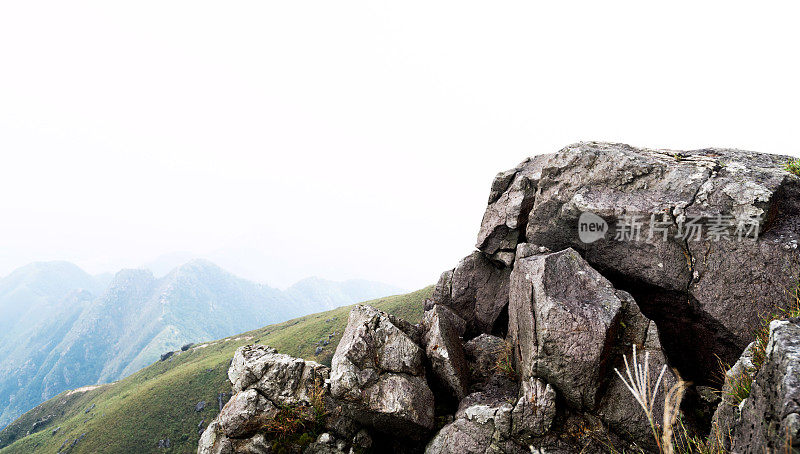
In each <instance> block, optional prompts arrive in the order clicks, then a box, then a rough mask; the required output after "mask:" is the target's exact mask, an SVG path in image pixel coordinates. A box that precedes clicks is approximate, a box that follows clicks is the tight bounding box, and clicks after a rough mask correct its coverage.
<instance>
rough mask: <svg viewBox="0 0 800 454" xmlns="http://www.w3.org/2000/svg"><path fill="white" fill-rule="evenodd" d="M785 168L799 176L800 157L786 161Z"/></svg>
mask: <svg viewBox="0 0 800 454" xmlns="http://www.w3.org/2000/svg"><path fill="white" fill-rule="evenodd" d="M783 168H784V169H785V170H786V171H787V172H791V173H793V174H795V175H797V176H800V159H795V158H791V159H789V160H788V161H786V164H784V166H783Z"/></svg>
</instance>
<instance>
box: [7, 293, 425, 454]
mask: <svg viewBox="0 0 800 454" xmlns="http://www.w3.org/2000/svg"><path fill="white" fill-rule="evenodd" d="M432 289H433V288H432V287H427V288H425V289H422V290H418V291H416V292H413V293H409V294H406V295H398V296H392V297H387V298H381V299H377V300H373V301H369V302H367V303H366V304H370V305H373V306H375V307H377V308H379V309H381V310H384V311H386V312H389V313H392V314H394V315H397V316H399V317H402V318H404V319H406V320H408V321H410V322H412V323H417V322H419V320H420V318H421V317H422V306H423V301H424V300H425V298H428V297H429V296H430V295H431V292H432ZM349 310H350V309H349V307H343V308H339V309H334V310H332V311H327V312H322V313H319V314H313V315H308V316H305V317H301V318H297V319H294V320H289V321H287V322H284V323H279V324H276V325H270V326H267V327H265V328H261V329H257V330H254V331H250V332H247V333H243V334H239V335H236V336H232V337H229V338H226V339H221V340H217V341H212V342H207V343H203V344H199V345H196V346H194V347H192V348H190V349H188V350H187V351H185V352H181V353H179V354H175V355H174V356H172V358H171V359H170V360H166V361H159V362H156V363H154V364H152V365H150V366H148V367H146V368H144V369H142V370H140V371H139V372H136V373H135V374H133V375H131V376H129V377H127V378H125V379H123V380H120V381H118V382H115V383H111V384H107V385H101V386H99V387H96V388H94V389H90V390H87V391H81V392H75V391H68V392H65V393H61V394H59V395H58V396H56V397H54V398H53V399H50V400H49V401H47V402H45V403H43V404H41V405H39V406H38V407H36V408H34V409H33V410H31V411H29V412H28V413H26V414H24V415H23V416H22V417H20V418H19V419H17V420H16V421H14V422H13V423H12V424H10V425H9V426H7V427H6V428H5V429H3V431H2V432H0V454H12V453H26V454H27V453H36V452H47V453H55V452H57V451H59V449H60V450H61V452H71V453H95V452H102V453H133V452H135V453H146V452H167V453H192V452H196V450H197V441H198V440H199V438H200V435H199V434H198V424H199V423H200V422H201V420H202V421H204V422H203V424H202V426H203V427H205V426H206V425H207V424H208V423H209V422H210V421H211V420H212V419H213V418H214V417H215V416H216V415H217V413H218V412H219V408H218V404H217V395H218V393H221V392H230V383H229V382H228V378H227V370H228V365H229V363H230V360H231V358H232V357H233V352H234V351H235V350H236V348H238V347H240V346H242V345H247V344H252V343H260V344H267V345H270V346H272V347H275V348H277V349H278V350H279V351H280V352H283V353H288V354H291V355H294V356H299V357H303V358H306V359H313V360H315V361H318V362H321V363H323V364H327V365H330V361H331V357H332V356H333V352H334V350H335V349H336V345H338V342H339V340H340V339H341V335H342V331H344V328H345V326H346V325H347V316H348V313H349ZM332 333H336V334H335V335H334V336H332V337H331V338H330V344H329V345H327V346H324V347H323V351H322V352H321V353H320V354H319V355H315V350H316V348H317V347H318V343H319V341H321V340H328V339H329V335H330V334H332ZM200 401H205V402H206V407H205V409H204V410H203V411H200V412H197V411H196V410H195V407H196V405H197V403H198V402H200ZM48 417H49V419H47V422H46V423H44V424H39V425H38V427H37V428H36V429H35V431H34V433H32V434H30V435H26V434H27V433H28V432H29V431H30V429H31V428H32V426H33V425H34V423H36V422H37V421H39V420H42V419H45V418H48ZM56 428H58V430H57V431H56V432H55V433H54V430H56ZM82 434H85V435H83V437H82V438H81V439H80V440H79V441H78V442H77V443H75V445H74V446H73V447H71V448H70V446H71V445H72V443H73V441H74V440H76V439H77V438H79V437H81V435H82ZM165 438H169V439H170V444H171V447H170V448H168V449H163V448H158V447H157V446H158V441H159V440H161V439H165Z"/></svg>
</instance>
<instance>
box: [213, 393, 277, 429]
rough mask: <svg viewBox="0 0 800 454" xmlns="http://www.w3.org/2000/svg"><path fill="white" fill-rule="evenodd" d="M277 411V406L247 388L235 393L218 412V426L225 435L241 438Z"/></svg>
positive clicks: (272, 416) (257, 427) (273, 415)
mask: <svg viewBox="0 0 800 454" xmlns="http://www.w3.org/2000/svg"><path fill="white" fill-rule="evenodd" d="M277 413H278V408H277V407H276V406H275V404H273V403H272V402H270V401H269V400H267V398H265V397H264V396H262V395H261V394H259V393H258V391H256V390H255V389H248V390H246V391H242V392H240V393H237V394H235V395H234V396H233V397H232V398H231V400H229V401H228V403H227V404H226V405H225V407H223V408H222V411H221V412H220V414H219V418H218V419H219V426H220V428H222V431H223V432H225V435H227V436H228V437H231V438H242V437H245V436H248V435H251V434H253V433H255V432H256V431H257V430H258V429H260V428H261V427H263V426H264V423H265V422H266V421H268V420H270V419H272V418H274V417H275V415H276V414H277Z"/></svg>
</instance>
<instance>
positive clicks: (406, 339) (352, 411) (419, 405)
mask: <svg viewBox="0 0 800 454" xmlns="http://www.w3.org/2000/svg"><path fill="white" fill-rule="evenodd" d="M420 337H421V336H420V333H419V331H418V330H417V328H416V327H413V326H411V325H409V324H408V323H407V322H403V321H401V320H398V319H396V318H395V317H392V316H390V315H388V314H386V313H383V312H380V311H378V310H376V309H375V308H372V307H369V306H357V307H355V308H354V309H353V310H352V311H350V318H349V320H348V323H347V328H346V329H345V331H344V333H343V335H342V340H341V341H340V342H339V346H338V347H337V348H336V353H335V354H334V356H333V363H332V370H331V394H332V396H333V398H335V399H337V400H338V401H339V402H341V403H342V404H343V408H344V410H345V411H346V412H347V413H348V414H349V415H350V416H351V417H352V418H354V419H355V420H357V421H359V422H360V423H362V424H364V425H366V426H368V427H372V428H374V429H377V430H379V431H385V432H391V433H394V434H403V435H405V436H407V437H409V438H419V437H423V436H425V434H427V433H428V432H429V431H430V430H431V429H432V428H433V417H434V414H433V403H434V400H433V393H432V392H431V390H430V388H429V386H428V383H427V381H426V379H425V366H424V358H425V351H424V350H423V349H422V348H421V347H420V344H419V339H420Z"/></svg>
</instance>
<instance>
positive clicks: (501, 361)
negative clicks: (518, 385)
mask: <svg viewBox="0 0 800 454" xmlns="http://www.w3.org/2000/svg"><path fill="white" fill-rule="evenodd" d="M497 353H500V355H499V356H498V357H497V363H495V365H494V367H495V369H497V370H498V371H500V373H502V374H503V375H505V376H506V377H508V378H510V379H512V380H517V379H519V374H517V369H516V368H514V346H513V345H512V344H511V342H508V341H506V342H505V343H504V344H503V347H502V349H501V351H499V352H497Z"/></svg>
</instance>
